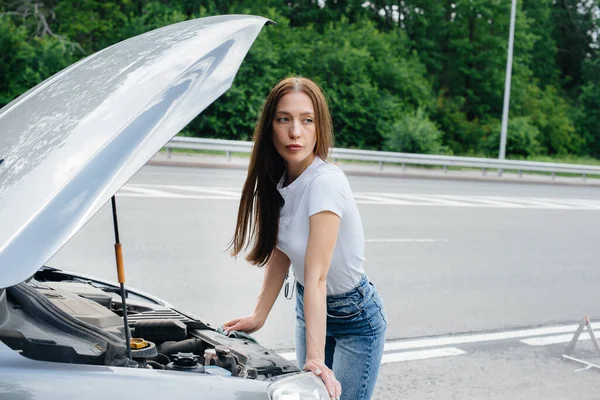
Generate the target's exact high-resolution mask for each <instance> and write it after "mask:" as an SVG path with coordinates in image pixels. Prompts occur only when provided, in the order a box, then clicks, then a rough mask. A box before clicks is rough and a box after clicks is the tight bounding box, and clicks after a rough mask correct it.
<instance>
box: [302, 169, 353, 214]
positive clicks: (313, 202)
mask: <svg viewBox="0 0 600 400" xmlns="http://www.w3.org/2000/svg"><path fill="white" fill-rule="evenodd" d="M344 178H345V177H344V176H340V175H338V174H335V173H324V174H321V175H319V176H317V177H316V178H315V179H313V181H312V182H311V183H310V185H309V192H308V201H307V206H308V216H309V217H310V216H311V215H314V214H317V213H320V212H321V211H331V212H333V213H335V214H337V215H338V216H339V217H340V218H342V217H343V215H344V213H345V212H346V208H347V204H348V196H349V193H348V192H349V190H348V187H347V185H346V184H345V182H344V180H345V179H344Z"/></svg>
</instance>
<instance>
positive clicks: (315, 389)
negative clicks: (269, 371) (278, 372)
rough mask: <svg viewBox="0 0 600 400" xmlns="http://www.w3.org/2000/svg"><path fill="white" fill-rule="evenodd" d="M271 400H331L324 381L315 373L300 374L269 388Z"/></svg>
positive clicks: (275, 383)
mask: <svg viewBox="0 0 600 400" xmlns="http://www.w3.org/2000/svg"><path fill="white" fill-rule="evenodd" d="M269 397H270V398H271V400H330V397H329V394H328V393H327V389H326V388H325V384H324V383H323V381H322V380H321V379H320V378H318V377H317V376H315V374H313V373H310V372H309V373H300V374H298V375H294V376H292V377H289V378H284V379H282V380H280V381H277V382H274V383H272V384H271V386H269Z"/></svg>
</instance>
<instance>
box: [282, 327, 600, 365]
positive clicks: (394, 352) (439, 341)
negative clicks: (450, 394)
mask: <svg viewBox="0 0 600 400" xmlns="http://www.w3.org/2000/svg"><path fill="white" fill-rule="evenodd" d="M577 327H578V325H577V324H573V325H559V326H550V327H544V328H533V329H519V330H514V331H505V332H494V333H480V334H474V335H458V336H445V337H439V338H430V339H415V340H400V341H388V342H387V343H386V344H385V345H384V348H383V351H384V354H383V358H382V361H381V363H382V364H386V363H394V362H403V361H412V360H425V359H429V358H439V357H450V356H458V355H462V354H466V353H467V352H466V351H464V350H462V349H459V348H457V347H453V345H459V344H469V343H480V342H491V341H499V340H507V339H521V338H526V339H522V340H520V342H521V343H523V344H527V345H530V346H546V345H550V344H560V343H568V342H570V341H571V339H572V338H573V335H574V334H575V331H576V330H577ZM592 329H600V323H593V324H592ZM557 334H558V335H557ZM579 340H590V335H589V334H588V333H587V332H583V333H582V334H581V336H580V337H579ZM414 349H417V350H414ZM406 350H409V351H406ZM278 354H279V355H280V356H281V357H283V358H285V359H286V360H288V361H295V360H296V353H295V352H293V351H286V352H280V353H278Z"/></svg>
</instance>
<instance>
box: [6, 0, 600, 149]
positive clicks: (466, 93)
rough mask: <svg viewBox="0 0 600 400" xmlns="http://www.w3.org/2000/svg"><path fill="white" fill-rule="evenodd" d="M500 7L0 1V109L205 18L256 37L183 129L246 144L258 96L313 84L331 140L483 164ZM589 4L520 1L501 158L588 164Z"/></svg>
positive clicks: (594, 133)
mask: <svg viewBox="0 0 600 400" xmlns="http://www.w3.org/2000/svg"><path fill="white" fill-rule="evenodd" d="M510 6H511V2H510V0H441V1H440V0H403V1H382V0H376V1H370V2H369V1H367V2H366V1H364V0H337V1H333V0H319V1H316V0H313V1H310V0H287V1H283V0H263V1H250V0H238V1H224V0H216V1H204V0H172V1H166V0H111V1H108V0H107V1H103V0H0V106H3V105H5V104H7V103H8V102H9V101H10V100H12V99H13V98H15V97H16V96H18V95H19V94H21V93H23V92H24V91H26V90H27V89H28V88H30V87H32V86H34V85H35V84H36V83H38V82H40V81H41V80H43V79H44V78H46V77H48V76H50V75H51V74H53V73H54V72H56V71H58V70H60V69H62V68H64V67H65V66H67V65H69V64H71V63H72V62H74V61H76V60H78V59H80V58H82V57H85V56H86V55H89V54H91V53H93V52H95V51H98V50H100V49H102V48H104V47H106V46H108V45H111V44H113V43H116V42H118V41H120V40H123V39H125V38H128V37H131V36H134V35H137V34H140V33H143V32H145V31H148V30H151V29H155V28H158V27H161V26H164V25H167V24H170V23H175V22H179V21H183V20H186V19H189V18H197V17H203V16H208V15H216V14H225V13H249V14H258V15H263V16H266V17H268V18H271V19H272V20H274V21H276V22H277V25H276V26H270V27H267V28H265V29H264V30H263V32H262V33H261V34H260V36H259V38H258V39H257V41H256V42H255V44H254V46H253V47H252V49H251V51H250V53H249V55H248V57H247V58H246V61H245V62H244V64H243V65H242V68H241V70H240V72H239V75H238V77H237V78H236V81H235V83H234V85H233V87H232V88H231V89H230V90H229V91H228V92H227V93H226V94H225V95H224V96H223V97H222V98H221V99H219V100H218V101H217V102H215V103H214V104H213V105H212V106H210V107H209V109H207V110H206V111H205V112H204V113H203V114H202V116H201V117H199V118H197V119H196V120H194V121H193V122H192V123H191V124H190V125H189V126H188V127H187V128H186V130H185V131H184V134H187V135H193V136H205V137H218V138H227V139H242V140H248V139H249V138H250V137H251V136H252V132H253V126H254V123H255V121H256V118H257V116H258V113H259V112H260V108H261V106H262V102H263V101H264V98H265V96H266V95H267V93H268V90H269V89H270V87H271V86H272V85H273V84H274V83H275V82H277V81H278V80H279V79H281V78H283V77H286V76H290V75H292V74H297V75H302V76H307V77H310V78H313V79H314V80H315V81H317V82H318V83H319V84H320V85H321V86H322V87H323V88H324V89H325V91H326V93H327V95H328V97H329V100H330V104H331V110H332V113H333V119H334V127H335V137H336V145H337V146H341V147H355V148H365V149H378V150H391V151H406V152H419V153H446V154H465V155H467V154H468V155H485V156H490V157H496V156H497V154H498V146H499V141H500V120H501V116H502V104H503V95H504V76H505V67H506V57H507V55H506V53H507V38H508V30H509V20H510ZM599 32H600V0H580V1H577V0H560V1H558V0H531V1H527V2H524V1H519V2H518V11H517V20H516V34H515V49H514V63H513V78H512V90H511V107H510V122H509V130H508V132H509V136H508V143H507V155H508V157H523V158H527V157H530V156H554V155H558V156H567V155H580V156H593V157H600V50H599V40H600V38H599V37H598V34H599Z"/></svg>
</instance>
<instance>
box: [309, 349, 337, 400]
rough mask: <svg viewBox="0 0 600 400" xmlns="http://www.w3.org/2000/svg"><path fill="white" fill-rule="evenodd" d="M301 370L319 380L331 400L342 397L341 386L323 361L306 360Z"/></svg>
mask: <svg viewBox="0 0 600 400" xmlns="http://www.w3.org/2000/svg"><path fill="white" fill-rule="evenodd" d="M302 369H303V370H304V371H310V372H312V373H313V374H315V375H317V376H318V377H319V378H321V379H322V380H323V383H324V384H325V387H326V388H327V391H328V392H329V396H331V400H339V398H340V396H341V395H342V386H341V385H340V382H339V381H338V380H337V379H336V377H335V375H334V374H333V371H332V370H330V369H329V368H328V367H327V366H326V365H325V363H324V362H323V361H321V360H316V359H314V360H307V361H306V364H304V368H302Z"/></svg>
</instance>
